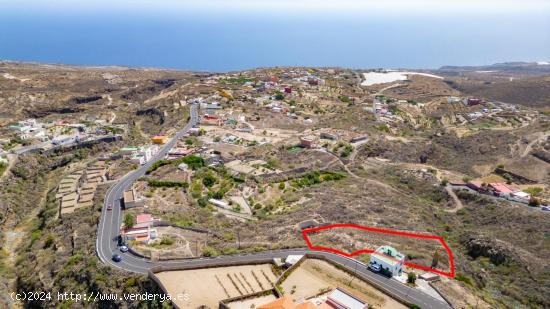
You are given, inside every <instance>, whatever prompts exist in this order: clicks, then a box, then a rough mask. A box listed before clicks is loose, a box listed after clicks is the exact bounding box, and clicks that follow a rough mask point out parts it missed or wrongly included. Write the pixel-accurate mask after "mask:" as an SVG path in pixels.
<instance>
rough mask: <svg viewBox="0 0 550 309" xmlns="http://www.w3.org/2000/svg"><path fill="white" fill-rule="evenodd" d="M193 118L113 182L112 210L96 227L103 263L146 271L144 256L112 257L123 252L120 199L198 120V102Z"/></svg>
mask: <svg viewBox="0 0 550 309" xmlns="http://www.w3.org/2000/svg"><path fill="white" fill-rule="evenodd" d="M190 117H191V120H190V121H189V122H188V123H187V125H186V126H185V127H184V128H183V129H182V130H181V131H179V132H177V133H176V135H175V136H174V137H173V138H172V139H170V141H168V142H167V143H166V144H165V145H164V146H163V147H162V148H161V149H160V150H159V152H158V153H157V154H156V155H155V156H154V157H153V158H152V159H151V160H149V161H148V162H147V163H145V164H144V165H142V166H140V167H139V168H138V169H136V170H134V171H132V172H131V173H128V174H127V175H126V176H124V177H123V178H122V179H120V180H119V181H118V182H116V183H115V184H114V185H113V186H111V187H110V188H109V189H108V190H107V193H106V195H105V201H104V205H105V206H106V205H108V204H112V205H113V210H111V211H108V210H107V207H103V210H102V212H101V218H100V221H99V225H98V229H97V240H96V251H97V255H98V256H99V258H100V259H101V261H103V262H104V263H107V264H110V265H112V266H114V267H118V268H123V269H125V270H128V271H132V272H140V273H143V272H146V271H147V269H148V268H149V267H150V266H149V261H146V260H143V259H141V258H135V257H134V256H132V255H130V254H124V259H123V261H121V262H119V263H115V262H113V261H112V260H111V257H112V255H113V254H114V253H119V254H120V253H121V252H119V251H118V249H117V237H118V235H119V232H120V225H121V223H122V210H121V207H120V202H121V201H120V199H121V198H122V195H123V193H124V191H125V190H126V189H128V188H129V187H130V186H131V185H132V183H133V182H134V181H136V180H137V179H138V178H140V177H142V176H143V175H145V172H146V171H147V169H148V168H149V167H150V166H151V165H152V164H153V163H154V162H156V161H158V160H160V159H163V158H164V157H165V156H166V154H167V153H168V151H169V150H170V149H171V148H172V147H173V146H174V145H175V144H176V142H177V140H178V139H179V138H181V137H182V136H183V135H184V134H185V133H187V131H188V130H189V129H190V128H192V127H193V125H194V124H195V123H197V122H198V113H197V106H195V105H191V109H190Z"/></svg>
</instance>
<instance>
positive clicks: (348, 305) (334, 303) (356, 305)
mask: <svg viewBox="0 0 550 309" xmlns="http://www.w3.org/2000/svg"><path fill="white" fill-rule="evenodd" d="M323 305H328V306H329V308H334V309H367V308H369V305H368V304H367V302H365V301H363V300H361V299H359V298H357V297H355V296H353V295H351V294H350V293H348V292H346V291H344V290H343V289H340V288H337V289H334V290H333V291H332V292H331V293H330V294H329V296H328V297H327V300H326V301H325V303H324V304H323ZM323 305H321V307H320V308H324V307H323Z"/></svg>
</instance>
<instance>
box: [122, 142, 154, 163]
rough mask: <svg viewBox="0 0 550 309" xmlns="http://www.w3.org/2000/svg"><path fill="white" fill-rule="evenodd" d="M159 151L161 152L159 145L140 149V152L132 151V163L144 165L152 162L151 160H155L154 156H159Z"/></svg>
mask: <svg viewBox="0 0 550 309" xmlns="http://www.w3.org/2000/svg"><path fill="white" fill-rule="evenodd" d="M128 149H130V148H128ZM158 151H159V147H158V146H157V145H149V146H142V147H139V148H138V150H136V151H132V156H131V157H130V162H132V163H134V164H140V165H143V164H145V163H146V162H147V161H149V160H151V158H153V156H154V155H155V154H157V152H158Z"/></svg>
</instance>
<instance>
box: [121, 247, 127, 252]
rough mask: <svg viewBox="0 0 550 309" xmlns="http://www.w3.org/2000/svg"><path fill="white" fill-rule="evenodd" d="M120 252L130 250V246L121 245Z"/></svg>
mask: <svg viewBox="0 0 550 309" xmlns="http://www.w3.org/2000/svg"><path fill="white" fill-rule="evenodd" d="M119 249H120V252H128V247H126V246H120V248H119Z"/></svg>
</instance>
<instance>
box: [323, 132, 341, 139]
mask: <svg viewBox="0 0 550 309" xmlns="http://www.w3.org/2000/svg"><path fill="white" fill-rule="evenodd" d="M321 138H324V139H330V140H333V141H335V140H337V139H338V135H337V134H335V133H329V132H321Z"/></svg>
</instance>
